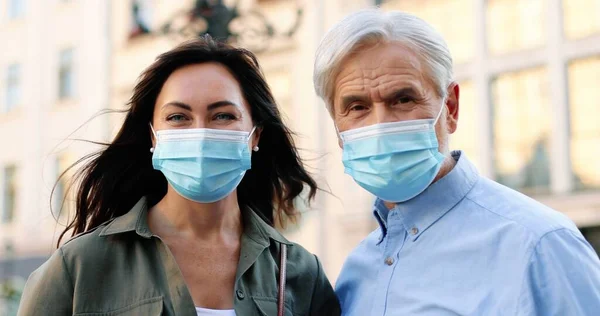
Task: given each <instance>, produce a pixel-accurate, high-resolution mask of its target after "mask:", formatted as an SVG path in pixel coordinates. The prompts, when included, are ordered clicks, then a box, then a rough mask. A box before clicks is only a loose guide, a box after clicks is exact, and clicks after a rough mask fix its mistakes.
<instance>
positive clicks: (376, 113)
mask: <svg viewBox="0 0 600 316" xmlns="http://www.w3.org/2000/svg"><path fill="white" fill-rule="evenodd" d="M372 120H373V121H372V122H371V123H372V124H381V123H389V122H395V121H397V118H396V115H395V114H394V112H393V109H392V108H391V107H389V106H387V104H385V103H375V104H374V105H373V112H372Z"/></svg>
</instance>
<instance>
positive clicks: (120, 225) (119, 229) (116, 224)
mask: <svg viewBox="0 0 600 316" xmlns="http://www.w3.org/2000/svg"><path fill="white" fill-rule="evenodd" d="M147 212H148V203H147V200H146V198H145V197H142V198H141V199H140V200H139V201H138V202H137V203H136V204H135V205H134V206H133V207H132V208H131V210H129V212H127V213H126V214H124V215H121V216H119V217H116V218H115V219H113V220H112V221H110V222H109V223H108V224H107V225H106V227H104V228H103V229H102V231H101V232H100V236H110V235H116V234H122V233H126V232H132V231H135V232H136V234H138V235H139V236H141V237H144V238H151V237H152V232H151V231H150V227H149V226H148V216H146V215H147ZM242 218H243V221H244V234H245V235H247V236H248V237H249V238H251V239H252V240H254V241H255V242H257V243H259V244H261V245H263V246H268V245H269V243H270V242H269V239H272V240H274V241H276V242H279V243H282V244H286V245H291V243H290V242H289V241H288V240H287V239H285V237H283V236H282V235H281V234H280V233H279V232H278V231H277V230H276V229H275V228H273V227H272V226H270V225H269V224H267V223H266V222H265V221H264V220H263V219H262V218H260V216H258V214H256V212H255V211H254V210H252V209H250V208H247V209H246V210H245V211H242Z"/></svg>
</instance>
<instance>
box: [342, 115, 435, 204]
mask: <svg viewBox="0 0 600 316" xmlns="http://www.w3.org/2000/svg"><path fill="white" fill-rule="evenodd" d="M441 112H442V111H441V110H440V112H439V113H438V115H437V117H436V118H435V119H426V120H411V121H400V122H392V123H382V124H375V125H371V126H367V127H361V128H357V129H353V130H349V131H345V132H342V133H340V138H341V139H342V141H343V143H344V146H343V155H342V161H343V163H344V167H345V172H346V173H347V174H349V175H350V176H352V178H354V181H356V183H358V184H359V185H360V186H361V187H363V188H364V189H365V190H367V191H369V192H371V193H372V194H373V195H375V196H377V197H379V198H380V199H382V200H384V201H388V202H396V203H398V202H404V201H407V200H410V199H412V198H414V197H415V196H417V195H419V194H420V193H421V192H423V191H424V190H425V189H427V187H428V186H429V185H430V184H431V182H433V179H434V178H435V176H436V175H437V174H438V172H439V170H440V168H441V166H442V162H443V161H444V159H445V156H444V155H442V154H441V153H440V152H439V150H438V141H437V138H436V135H435V124H436V122H437V120H438V118H439V116H440V114H441Z"/></svg>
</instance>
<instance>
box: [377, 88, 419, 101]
mask: <svg viewBox="0 0 600 316" xmlns="http://www.w3.org/2000/svg"><path fill="white" fill-rule="evenodd" d="M407 95H408V96H411V97H414V98H416V97H418V96H419V93H418V92H417V90H415V89H414V88H413V87H405V88H401V89H397V90H395V91H393V92H392V93H389V94H387V95H386V96H385V97H384V98H383V99H384V100H387V101H394V100H395V99H398V98H400V97H403V96H407Z"/></svg>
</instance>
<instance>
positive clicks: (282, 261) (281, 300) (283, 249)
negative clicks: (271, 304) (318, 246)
mask: <svg viewBox="0 0 600 316" xmlns="http://www.w3.org/2000/svg"><path fill="white" fill-rule="evenodd" d="M280 245H281V246H280V250H279V295H278V297H277V316H283V314H284V313H283V311H284V306H285V275H286V263H287V245H285V244H280Z"/></svg>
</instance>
